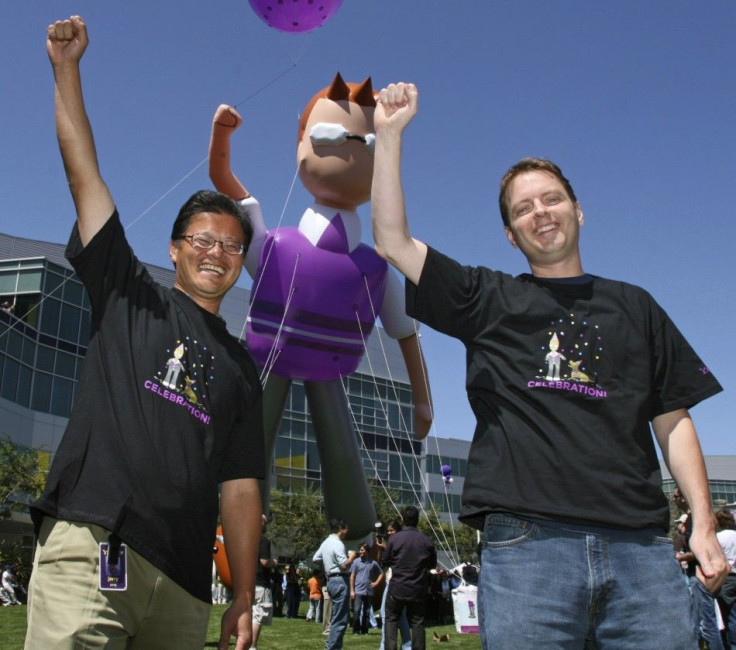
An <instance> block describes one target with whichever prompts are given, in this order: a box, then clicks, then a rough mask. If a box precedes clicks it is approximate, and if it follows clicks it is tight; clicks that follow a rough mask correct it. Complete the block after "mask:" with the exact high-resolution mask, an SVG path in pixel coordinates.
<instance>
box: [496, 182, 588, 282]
mask: <svg viewBox="0 0 736 650" xmlns="http://www.w3.org/2000/svg"><path fill="white" fill-rule="evenodd" d="M506 197H507V204H508V212H509V223H508V225H507V226H506V227H505V230H506V237H508V240H509V242H511V245H512V246H514V247H517V248H519V249H520V250H521V252H522V253H523V254H524V256H525V257H526V258H527V261H528V262H529V266H530V267H531V270H532V273H533V274H534V275H537V276H540V277H573V276H577V275H581V274H582V273H583V269H582V264H581V261H580V250H579V248H578V241H579V233H580V227H581V226H582V225H583V212H582V210H581V209H580V205H579V204H578V203H575V202H573V200H572V199H571V198H570V196H569V195H568V193H567V192H566V191H565V188H564V186H563V185H562V183H561V182H560V180H559V179H558V178H556V177H555V176H554V175H553V174H551V173H549V172H545V171H528V172H523V173H520V174H519V175H518V176H516V177H515V178H514V179H513V180H512V181H511V182H510V183H509V185H508V188H507V190H506Z"/></svg>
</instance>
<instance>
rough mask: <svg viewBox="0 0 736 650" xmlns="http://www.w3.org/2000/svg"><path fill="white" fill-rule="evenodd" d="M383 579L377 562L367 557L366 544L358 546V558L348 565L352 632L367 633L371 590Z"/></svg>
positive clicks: (371, 600)
mask: <svg viewBox="0 0 736 650" xmlns="http://www.w3.org/2000/svg"><path fill="white" fill-rule="evenodd" d="M382 581H383V571H382V570H381V567H380V566H379V564H378V562H376V561H375V560H371V559H370V558H369V557H368V544H365V543H364V544H361V545H360V547H359V548H358V559H357V560H356V561H355V562H353V565H352V566H351V567H350V597H351V598H352V599H353V634H368V628H369V626H370V624H369V619H370V612H371V610H372V609H373V591H374V590H375V589H376V587H378V586H379V585H380V584H381V582H382Z"/></svg>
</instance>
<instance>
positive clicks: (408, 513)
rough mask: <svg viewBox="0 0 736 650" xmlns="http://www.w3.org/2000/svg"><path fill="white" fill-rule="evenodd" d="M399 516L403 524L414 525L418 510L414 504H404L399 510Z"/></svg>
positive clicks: (417, 519)
mask: <svg viewBox="0 0 736 650" xmlns="http://www.w3.org/2000/svg"><path fill="white" fill-rule="evenodd" d="M401 518H402V519H403V520H404V525H405V526H415V527H416V525H417V524H418V523H419V510H417V508H416V507H415V506H406V508H404V509H403V510H402V511H401Z"/></svg>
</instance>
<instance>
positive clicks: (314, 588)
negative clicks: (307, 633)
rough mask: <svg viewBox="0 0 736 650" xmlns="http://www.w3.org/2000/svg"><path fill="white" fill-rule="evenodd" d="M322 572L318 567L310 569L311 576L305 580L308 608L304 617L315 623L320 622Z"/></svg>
mask: <svg viewBox="0 0 736 650" xmlns="http://www.w3.org/2000/svg"><path fill="white" fill-rule="evenodd" d="M321 574H322V572H321V571H320V570H319V569H314V570H313V571H312V576H311V577H310V578H309V580H307V591H308V592H309V610H308V611H307V617H306V619H307V620H308V621H312V620H313V621H314V622H315V623H321V622H322V580H321V579H320V576H321Z"/></svg>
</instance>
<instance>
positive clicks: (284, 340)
mask: <svg viewBox="0 0 736 650" xmlns="http://www.w3.org/2000/svg"><path fill="white" fill-rule="evenodd" d="M341 225H342V222H341V220H340V218H339V217H336V218H335V220H333V222H332V224H331V226H330V227H328V229H327V230H326V231H325V233H324V234H323V236H322V237H321V238H320V241H319V242H318V245H317V246H315V245H314V244H312V242H310V241H309V240H308V239H307V238H306V237H305V236H304V235H303V234H302V233H301V232H300V231H299V230H298V229H297V228H291V227H285V228H278V229H276V230H273V231H270V232H269V233H268V235H267V237H266V241H265V243H264V245H263V249H262V250H261V259H260V261H259V266H258V272H257V273H256V277H255V278H254V281H253V293H252V294H251V309H250V315H249V317H248V323H247V333H246V339H245V340H246V344H247V346H248V350H249V351H250V353H251V354H252V355H253V358H254V359H255V360H256V363H258V364H259V365H261V366H264V365H266V363H267V362H268V359H269V355H270V354H271V350H272V348H273V347H274V341H275V340H276V339H278V343H277V344H276V350H275V351H274V354H276V355H277V356H276V361H275V363H274V364H273V367H272V370H271V371H272V372H275V373H276V374H279V375H282V376H284V377H289V378H292V379H303V380H312V381H328V380H334V379H338V378H340V377H344V376H346V375H349V374H350V373H352V372H354V371H355V369H356V368H357V367H358V364H359V363H360V359H361V357H362V356H363V352H364V346H363V340H364V339H367V338H368V335H369V334H370V332H371V331H372V329H373V326H374V325H375V318H374V316H373V313H374V310H375V313H376V314H377V313H378V312H379V310H380V309H381V305H382V303H383V296H384V293H385V290H386V281H387V274H388V265H387V264H386V262H385V261H384V260H383V259H381V258H380V257H379V256H378V254H377V253H376V252H375V250H373V248H371V247H370V246H367V245H365V244H360V245H358V246H357V247H356V248H355V249H354V250H353V251H352V252H347V239H346V237H345V235H344V229H341V228H340V226H341ZM292 287H293V295H292V296H291V299H289V293H290V291H291V290H292ZM287 304H288V313H287V314H286V316H285V317H284V310H285V308H286V306H287ZM282 321H283V325H282ZM279 329H281V332H280V333H279Z"/></svg>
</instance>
